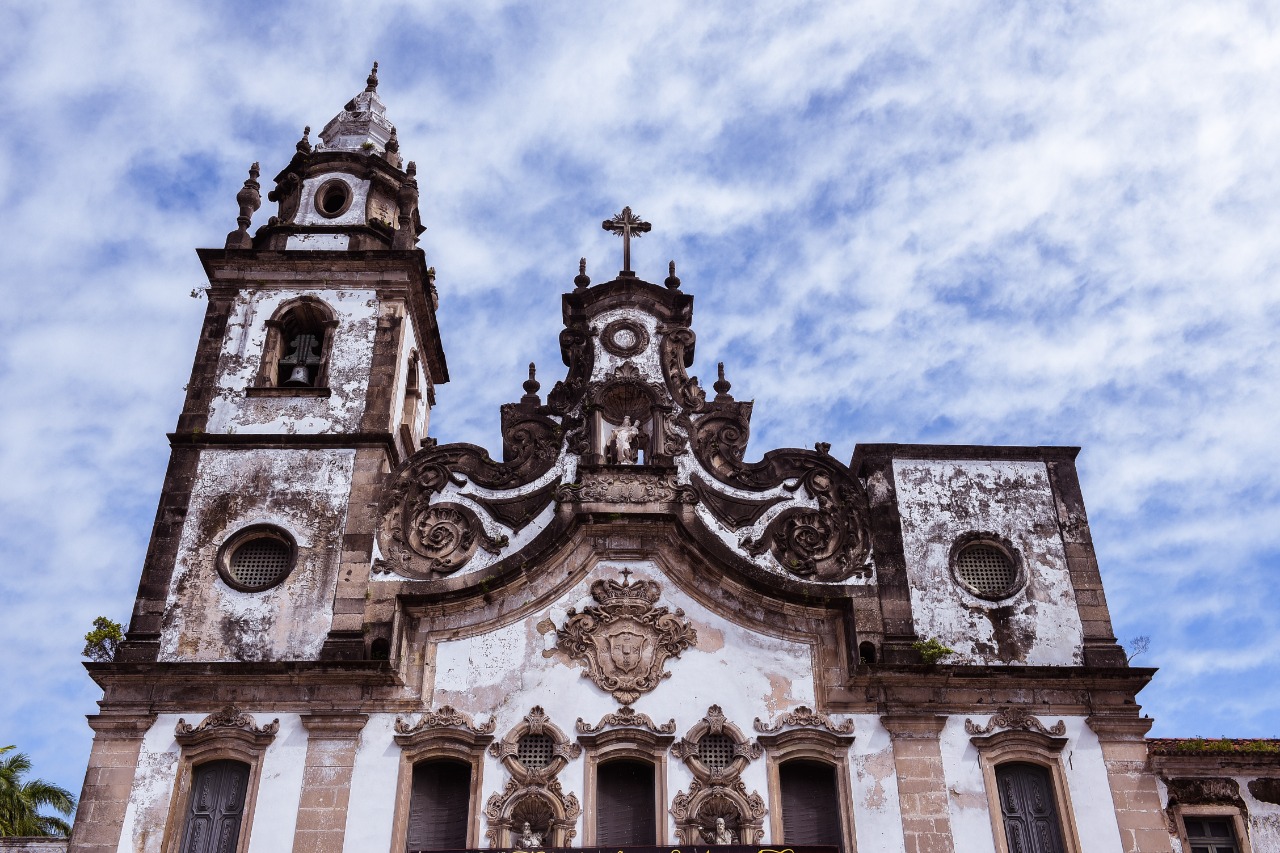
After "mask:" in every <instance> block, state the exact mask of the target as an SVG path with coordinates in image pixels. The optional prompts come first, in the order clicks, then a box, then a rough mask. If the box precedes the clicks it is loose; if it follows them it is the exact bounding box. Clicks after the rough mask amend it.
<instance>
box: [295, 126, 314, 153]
mask: <svg viewBox="0 0 1280 853" xmlns="http://www.w3.org/2000/svg"><path fill="white" fill-rule="evenodd" d="M310 135H311V125H307V126H306V127H304V128H303V129H302V138H301V139H299V140H298V144H297V145H295V146H294V147H295V148H297V149H298V153H299V154H310V153H311V140H310V139H308V138H307V137H308V136H310Z"/></svg>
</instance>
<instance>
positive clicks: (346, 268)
mask: <svg viewBox="0 0 1280 853" xmlns="http://www.w3.org/2000/svg"><path fill="white" fill-rule="evenodd" d="M376 71H377V69H376V66H375V69H374V73H373V74H372V75H371V76H370V78H369V81H368V85H367V86H366V88H365V90H364V91H362V92H361V93H360V94H358V95H357V96H356V97H355V98H354V99H352V101H351V102H349V103H348V104H347V105H346V106H345V107H344V109H343V110H342V111H341V112H340V113H339V114H338V115H337V116H336V117H335V118H334V119H333V120H332V121H331V122H329V124H328V125H327V126H326V127H325V128H324V129H323V130H322V131H321V132H320V133H319V134H318V137H319V139H318V142H317V144H315V145H314V146H313V145H312V143H311V141H310V136H309V133H307V134H304V136H303V139H302V140H301V141H300V142H299V143H298V146H297V151H296V153H295V155H294V156H293V158H292V160H291V162H290V163H289V164H288V166H287V167H286V168H285V169H284V170H283V171H281V172H280V173H279V174H278V175H277V176H276V178H275V181H274V184H275V186H274V188H273V189H272V190H271V191H270V192H269V193H268V198H267V200H268V201H270V202H273V203H275V204H276V210H275V212H274V215H272V216H271V217H270V218H269V220H268V221H267V223H266V224H265V225H263V226H262V227H260V228H258V229H257V230H256V231H255V232H253V233H251V232H250V225H251V222H252V217H253V214H254V213H255V212H256V211H257V210H258V209H259V207H260V206H261V204H262V199H261V187H260V185H259V183H258V181H257V178H258V177H259V173H258V169H257V164H255V165H254V168H253V169H252V171H251V172H250V177H249V180H247V181H246V182H245V184H244V187H243V189H242V190H241V191H240V193H239V195H238V196H237V200H238V202H239V205H240V217H239V226H238V228H237V230H236V231H233V232H232V233H231V234H230V235H228V237H227V240H226V246H225V248H224V249H221V250H200V259H201V262H202V264H203V266H204V269H205V272H206V273H207V275H208V279H209V286H208V289H207V291H206V295H207V297H208V308H207V313H206V315H205V321H204V326H203V329H202V332H201V335H200V339H199V342H198V344H197V349H196V355H195V364H194V367H193V370H192V376H191V382H190V385H189V387H188V391H187V397H186V401H185V403H184V406H183V410H182V413H181V416H180V418H179V422H178V425H177V428H176V430H175V431H174V432H173V433H172V434H171V435H170V436H169V439H170V443H171V446H172V456H171V461H170V464H169V468H168V471H167V474H166V478H165V482H164V487H163V492H162V495H161V499H160V507H159V510H158V512H157V516H156V521H155V526H154V530H153V534H152V539H151V543H150V547H149V549H148V552H147V555H146V560H145V564H144V567H143V572H142V578H141V581H140V584H139V588H138V596H137V600H136V605H135V608H134V611H133V614H132V618H131V622H130V625H129V631H128V634H127V638H126V642H125V643H124V644H122V646H121V647H120V649H119V650H118V653H117V655H116V657H115V660H114V661H111V662H107V663H95V664H88V665H87V667H88V669H89V672H90V675H91V676H92V677H93V678H94V680H95V681H96V682H97V683H98V684H99V685H100V686H101V687H102V689H103V691H104V697H103V700H102V702H101V710H100V712H99V713H98V714H96V715H94V716H92V717H90V719H89V722H90V725H91V726H92V728H93V730H94V732H95V739H94V745H93V752H92V755H91V758H90V764H89V769H88V773H87V775H86V779H85V786H84V791H83V795H82V798H81V805H80V809H79V811H78V813H77V816H76V822H75V827H74V831H73V834H72V838H71V841H70V849H71V850H73V851H95V853H96V851H103V852H104V853H105V851H139V853H143V852H144V851H145V853H205V851H240V853H246V851H247V853H278V851H290V850H291V851H296V853H339V851H347V852H348V853H364V851H378V853H384V852H385V851H391V853H405V852H406V851H419V850H422V851H426V850H452V849H484V848H502V849H520V850H529V851H533V850H551V849H562V848H591V849H605V848H608V849H610V850H616V849H619V848H621V847H648V848H658V847H666V848H670V849H683V850H693V849H697V850H704V849H706V848H708V847H712V846H731V847H734V848H738V849H742V850H745V849H746V848H750V849H751V850H753V851H755V850H766V849H772V850H785V849H788V848H790V849H791V850H794V851H797V852H798V853H799V851H803V850H805V849H807V848H814V849H817V848H823V849H827V850H831V849H834V848H840V849H842V850H843V851H846V853H855V851H861V853H897V852H898V851H901V853H952V852H953V851H954V852H955V853H971V851H972V852H973V853H1023V851H1026V852H1027V853H1031V852H1032V851H1034V853H1121V851H1144V853H1147V851H1149V853H1173V851H1181V853H1193V851H1200V850H1206V851H1207V850H1213V851H1215V853H1225V851H1236V853H1242V851H1254V853H1263V851H1266V850H1280V805H1278V803H1280V760H1278V754H1277V752H1276V751H1275V750H1274V749H1271V747H1270V746H1268V744H1267V743H1262V744H1261V745H1259V746H1257V747H1256V748H1248V747H1247V746H1241V745H1238V744H1231V743H1229V742H1224V743H1227V744H1228V747H1227V748H1226V749H1200V748H1197V747H1196V746H1195V745H1194V744H1190V745H1189V742H1188V743H1184V742H1179V741H1161V742H1149V741H1148V740H1147V738H1146V735H1147V732H1148V730H1149V729H1150V726H1151V723H1152V720H1151V719H1150V717H1148V716H1146V715H1144V714H1143V712H1142V709H1141V707H1140V706H1139V704H1138V702H1137V697H1138V694H1139V692H1140V691H1141V690H1142V689H1143V687H1144V686H1145V685H1146V684H1147V683H1148V681H1149V680H1150V679H1151V678H1152V676H1153V674H1154V670H1152V669H1143V668H1138V667H1133V666H1129V665H1128V663H1127V661H1126V656H1125V653H1124V651H1123V649H1121V647H1120V646H1119V645H1118V644H1117V643H1116V640H1115V637H1114V636H1113V633H1112V626H1111V619H1110V614H1109V612H1108V609H1107V604H1106V599H1105V596H1104V593H1103V589H1102V583H1101V579H1100V574H1099V570H1098V565H1097V561H1096V558H1095V555H1094V550H1093V544H1092V540H1091V538H1090V533H1089V525H1088V521H1087V518H1086V514H1085V507H1084V502H1083V499H1082V496H1081V492H1080V485H1079V482H1078V479H1077V475H1076V468H1075V456H1076V448H1065V447H976V446H937V445H904V444H871V445H867V444H863V445H859V446H858V447H857V449H856V451H855V452H854V455H853V458H852V459H851V460H850V461H849V462H848V463H847V464H846V463H845V462H842V461H840V460H838V459H836V458H834V457H833V456H831V454H830V453H829V447H827V446H825V445H822V444H819V445H818V446H816V447H815V448H813V449H781V450H771V451H769V452H766V453H764V454H763V456H762V458H760V460H759V461H754V462H752V461H747V460H748V458H749V457H751V456H753V454H751V453H748V449H747V444H748V436H749V435H750V423H751V415H752V403H751V402H746V401H743V400H739V399H737V398H736V397H735V396H734V395H733V394H732V393H731V392H732V390H733V388H732V386H731V384H730V383H729V382H728V381H727V380H726V379H725V374H724V370H723V366H721V368H720V370H719V372H718V379H717V380H716V381H715V382H714V383H713V385H712V387H711V388H710V389H705V388H704V387H702V385H701V384H700V383H699V381H698V380H697V378H696V377H694V376H693V375H691V373H690V371H691V369H692V368H693V366H694V364H695V344H696V335H695V332H694V325H693V303H694V298H693V296H692V295H691V294H690V293H689V291H688V289H687V288H686V287H685V285H684V283H683V282H681V280H680V279H679V277H678V276H677V275H676V270H675V265H674V263H673V264H671V266H670V268H669V270H668V272H669V275H667V277H666V278H665V280H664V281H662V282H661V283H651V282H648V281H645V280H643V279H642V278H641V277H640V276H639V275H638V274H637V273H636V272H634V271H632V270H631V268H630V267H631V264H630V253H629V243H630V239H631V237H632V236H633V235H634V234H638V233H643V231H644V230H645V229H647V227H648V224H647V223H645V222H643V221H642V220H641V219H639V217H637V216H636V215H635V214H633V213H632V211H631V210H630V209H625V210H624V211H622V213H620V214H618V215H616V216H614V217H612V218H611V219H609V220H606V221H605V222H604V223H603V225H604V227H605V228H607V229H608V230H611V231H615V232H616V233H619V234H620V235H621V236H622V239H623V243H624V246H625V247H627V249H628V251H626V252H625V253H624V263H623V266H624V269H623V270H622V271H621V272H620V273H619V274H618V275H617V276H616V277H614V278H612V279H611V280H608V281H603V282H599V283H593V282H592V281H591V279H590V278H589V277H588V275H587V272H586V269H585V262H584V264H583V265H582V266H581V267H580V269H579V274H578V276H577V278H575V279H574V281H573V287H572V290H570V291H568V292H566V293H565V294H563V296H562V307H563V316H564V329H563V331H562V332H561V333H560V349H561V353H562V356H563V362H564V370H563V372H562V373H560V374H559V375H558V376H557V377H556V378H555V380H554V381H553V382H550V383H549V387H548V388H546V389H545V393H544V387H543V385H542V382H541V380H540V379H539V377H538V375H537V374H536V373H535V371H534V369H533V367H532V365H531V366H530V372H529V378H528V381H526V382H525V383H524V394H523V395H522V396H520V397H519V399H518V400H517V401H515V402H512V403H510V404H507V405H504V406H502V407H501V410H500V412H496V413H495V416H496V417H499V418H500V420H501V431H502V441H503V446H502V448H501V450H500V452H498V453H497V454H496V455H495V456H491V455H490V453H489V452H488V451H486V450H485V449H484V448H480V447H476V446H473V445H468V444H439V443H437V441H436V440H435V438H434V437H432V436H431V435H430V429H429V427H430V414H431V407H432V405H433V404H434V395H435V387H436V386H437V385H439V384H441V383H444V382H447V381H448V379H449V375H448V368H447V364H446V360H445V355H444V347H443V343H442V338H443V337H444V335H442V330H441V325H440V321H439V320H438V318H437V309H438V307H439V300H438V297H437V291H436V286H435V282H434V270H433V269H431V268H430V267H428V266H427V262H426V259H425V256H424V253H423V252H422V251H421V250H420V249H418V248H417V239H418V235H419V234H420V233H421V232H422V230H423V227H422V224H421V221H420V218H419V213H418V207H417V202H418V188H417V183H416V169H415V165H414V163H412V162H409V163H404V162H403V161H402V159H401V156H400V152H399V141H398V139H397V136H396V131H395V128H394V126H393V125H392V124H391V123H390V122H389V120H388V119H387V117H386V113H385V108H384V106H383V104H382V101H381V99H380V98H379V96H378V93H377V76H376ZM446 316H447V315H446ZM713 321H714V320H713ZM445 329H446V331H447V323H446V326H445ZM542 376H543V378H545V377H546V371H545V370H544V371H543V373H542Z"/></svg>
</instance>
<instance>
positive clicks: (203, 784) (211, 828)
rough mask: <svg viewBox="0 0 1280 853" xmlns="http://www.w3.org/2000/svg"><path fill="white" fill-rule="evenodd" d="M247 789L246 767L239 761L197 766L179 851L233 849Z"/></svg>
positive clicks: (202, 852)
mask: <svg viewBox="0 0 1280 853" xmlns="http://www.w3.org/2000/svg"><path fill="white" fill-rule="evenodd" d="M248 786H249V765H248V764H245V763H243V762H241V761H230V760H222V761H210V762H207V763H205V764H201V765H200V766H198V767H196V768H195V773H194V778H193V782H192V785H191V801H190V805H189V806H188V808H187V819H186V825H185V827H184V829H183V832H182V847H181V848H180V849H181V852H182V853H218V851H222V850H235V849H236V844H237V843H238V842H239V839H240V822H241V821H242V820H243V818H244V798H245V792H246V791H247V789H248Z"/></svg>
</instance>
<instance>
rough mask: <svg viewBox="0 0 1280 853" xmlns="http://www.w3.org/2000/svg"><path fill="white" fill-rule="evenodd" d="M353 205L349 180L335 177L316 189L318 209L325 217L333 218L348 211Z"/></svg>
mask: <svg viewBox="0 0 1280 853" xmlns="http://www.w3.org/2000/svg"><path fill="white" fill-rule="evenodd" d="M350 206H351V187H349V186H347V182H346V181H343V180H340V179H338V178H334V179H332V180H328V181H325V182H324V183H323V184H321V185H320V189H318V190H316V211H317V212H319V214H320V215H321V216H323V217H326V218H328V219H333V218H334V217H335V216H341V215H342V214H344V213H346V212H347V208H348V207H350Z"/></svg>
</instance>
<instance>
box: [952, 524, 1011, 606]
mask: <svg viewBox="0 0 1280 853" xmlns="http://www.w3.org/2000/svg"><path fill="white" fill-rule="evenodd" d="M951 570H952V571H953V572H954V573H955V576H956V580H958V581H959V582H960V583H961V584H962V585H963V586H964V587H965V588H967V589H968V590H969V591H970V592H972V593H974V594H975V595H979V596H982V597H983V598H992V599H999V598H1008V597H1009V596H1011V595H1013V594H1014V593H1015V592H1016V591H1017V590H1018V587H1019V586H1020V580H1021V578H1020V575H1021V573H1020V572H1019V571H1018V560H1017V557H1016V552H1015V551H1014V550H1013V548H1012V547H1010V546H1008V545H1007V544H1006V543H1004V542H1002V541H999V540H997V539H996V538H995V537H987V536H981V537H979V536H968V537H962V538H961V539H960V540H957V542H956V545H955V547H953V548H952V556H951Z"/></svg>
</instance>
